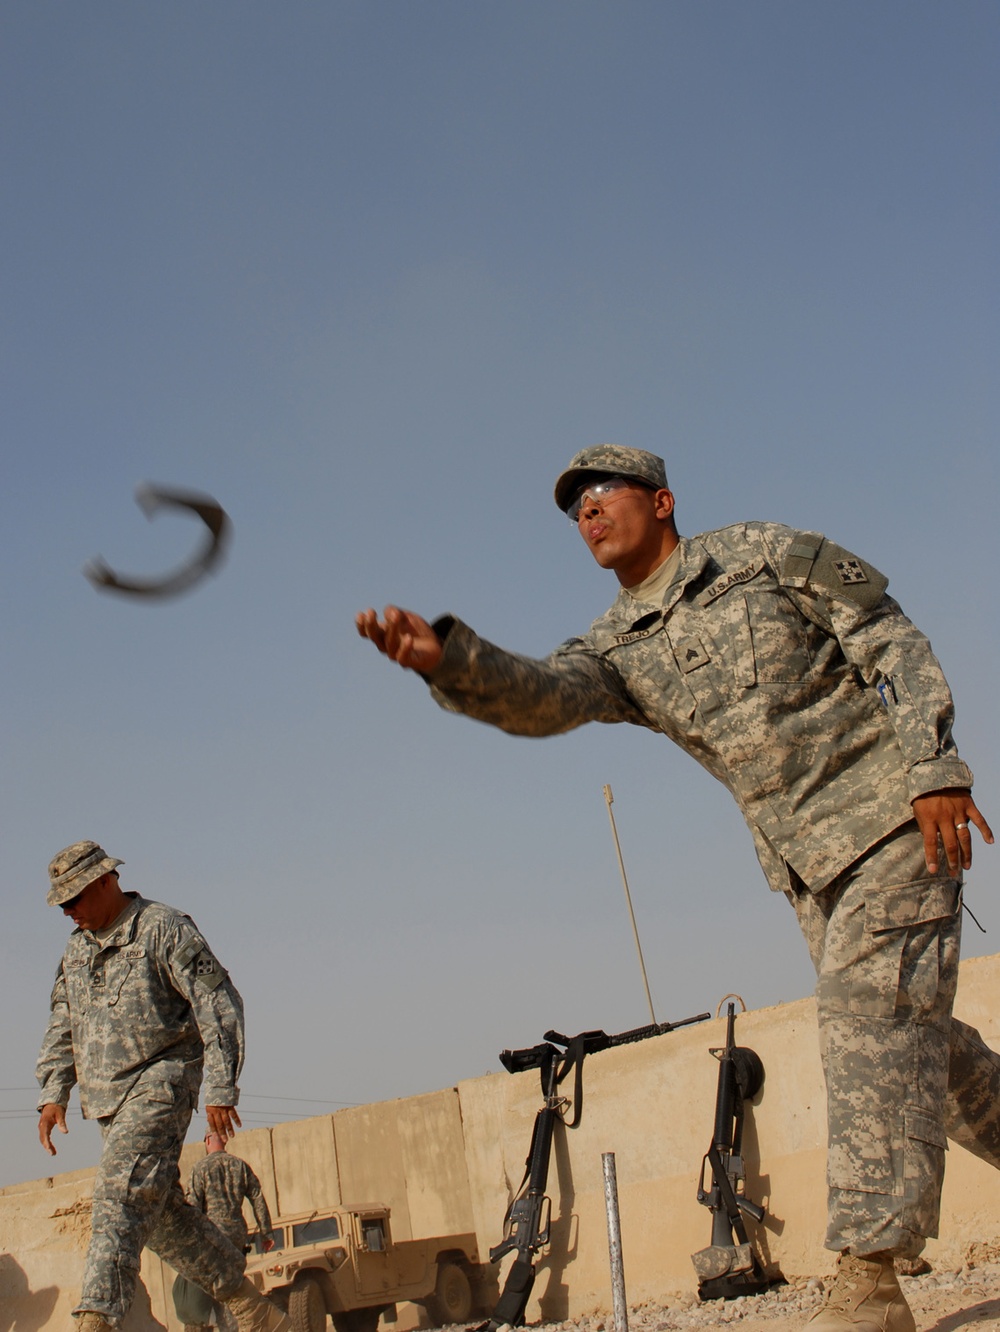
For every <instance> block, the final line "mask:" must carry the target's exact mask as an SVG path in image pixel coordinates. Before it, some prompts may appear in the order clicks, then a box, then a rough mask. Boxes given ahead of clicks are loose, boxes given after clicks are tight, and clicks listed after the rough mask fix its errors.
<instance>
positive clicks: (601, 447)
mask: <svg viewBox="0 0 1000 1332" xmlns="http://www.w3.org/2000/svg"><path fill="white" fill-rule="evenodd" d="M595 474H602V475H604V476H607V475H608V474H610V475H612V476H631V477H634V478H635V479H636V481H645V482H646V484H647V485H649V486H652V487H653V489H654V490H666V488H667V470H666V467H665V466H664V462H663V459H662V458H658V457H657V456H656V454H655V453H645V452H644V451H643V450H642V449H627V448H626V447H625V446H624V445H623V444H593V445H591V447H590V448H589V449H581V450H580V452H579V453H577V454H575V455H574V456H573V457H572V458H571V459H570V463H569V466H568V467H567V468H566V470H565V472H563V474H562V476H560V478H559V480H558V481H557V482H556V503H557V504H558V505H559V507H560V509H562V511H563V513H565V512H566V510H567V509H568V508H569V506H570V505H571V504H572V503H573V499H574V497H575V496H576V494H577V492H578V491H579V489H580V487H581V486H582V485H583V484H584V483H585V482H586V480H587V477H588V476H593V475H595Z"/></svg>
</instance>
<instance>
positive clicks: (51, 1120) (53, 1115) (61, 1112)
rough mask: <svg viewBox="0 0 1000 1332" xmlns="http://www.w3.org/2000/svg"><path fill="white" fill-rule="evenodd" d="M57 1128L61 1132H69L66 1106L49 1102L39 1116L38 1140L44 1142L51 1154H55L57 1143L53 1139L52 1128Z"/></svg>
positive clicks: (43, 1144)
mask: <svg viewBox="0 0 1000 1332" xmlns="http://www.w3.org/2000/svg"><path fill="white" fill-rule="evenodd" d="M54 1128H57V1129H58V1130H59V1132H60V1133H68V1132H69V1129H68V1128H67V1127H66V1108H65V1106H62V1105H56V1104H55V1103H54V1102H49V1104H47V1105H43V1106H42V1113H41V1114H40V1115H39V1117H38V1141H39V1142H40V1143H41V1144H42V1146H43V1147H44V1148H45V1150H46V1151H47V1152H48V1154H49V1156H55V1154H56V1148H55V1143H54V1142H53V1141H52V1130H53V1129H54Z"/></svg>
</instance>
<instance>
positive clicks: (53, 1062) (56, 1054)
mask: <svg viewBox="0 0 1000 1332" xmlns="http://www.w3.org/2000/svg"><path fill="white" fill-rule="evenodd" d="M35 1077H36V1078H37V1079H38V1085H39V1087H40V1088H41V1090H40V1092H39V1094H38V1108H39V1110H41V1108H42V1106H43V1105H62V1106H65V1105H68V1104H69V1094H70V1092H71V1091H72V1090H73V1087H74V1085H75V1083H76V1058H75V1056H74V1054H73V1033H72V1030H71V1028H70V1022H69V1004H68V1003H67V1002H66V981H65V978H64V976H63V969H62V963H61V962H60V964H59V969H58V971H57V972H56V981H55V984H54V985H53V987H52V998H51V1000H50V1013H49V1024H48V1027H47V1028H46V1030H45V1038H44V1040H43V1041H42V1048H41V1050H40V1052H39V1055H38V1063H37V1064H36V1065H35Z"/></svg>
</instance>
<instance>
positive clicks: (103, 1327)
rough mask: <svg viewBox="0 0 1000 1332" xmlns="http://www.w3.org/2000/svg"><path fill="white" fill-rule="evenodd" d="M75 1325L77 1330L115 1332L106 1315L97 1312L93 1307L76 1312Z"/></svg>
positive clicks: (74, 1316)
mask: <svg viewBox="0 0 1000 1332" xmlns="http://www.w3.org/2000/svg"><path fill="white" fill-rule="evenodd" d="M73 1327H74V1329H75V1332H114V1328H112V1326H111V1324H110V1323H109V1322H108V1321H107V1319H106V1318H105V1317H104V1315H103V1314H99V1313H95V1312H94V1311H93V1309H84V1311H83V1313H78V1314H74V1315H73Z"/></svg>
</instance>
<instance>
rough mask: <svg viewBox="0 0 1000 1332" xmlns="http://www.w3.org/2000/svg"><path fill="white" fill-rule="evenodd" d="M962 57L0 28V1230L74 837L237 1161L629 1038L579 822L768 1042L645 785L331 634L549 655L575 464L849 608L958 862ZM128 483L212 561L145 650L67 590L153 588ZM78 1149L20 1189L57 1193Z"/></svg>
mask: <svg viewBox="0 0 1000 1332" xmlns="http://www.w3.org/2000/svg"><path fill="white" fill-rule="evenodd" d="M998 55H1000V9H998V7H997V5H996V4H995V3H994V2H993V0H988V2H983V3H980V2H978V0H955V2H953V3H950V4H947V5H942V4H939V3H924V2H922V0H906V2H905V3H902V2H900V0H883V3H880V4H878V5H872V4H869V3H867V2H864V3H861V2H858V0H841V2H840V3H838V4H835V5H834V4H818V3H814V4H801V3H794V2H793V0H754V3H752V4H745V3H742V0H740V2H737V0H731V2H730V0H703V3H699V4H689V3H675V2H674V0H648V2H647V0H632V2H626V3H604V2H603V0H578V3H573V4H571V3H568V0H530V2H529V0H503V3H498V2H497V0H477V2H476V3H472V2H471V0H465V2H464V3H455V2H452V0H421V3H409V4H406V3H402V0H399V3H386V2H385V0H362V2H359V3H354V2H342V0H330V2H329V3H315V2H312V0H310V2H308V3H306V2H303V0H289V2H288V3H284V4H281V5H275V4H270V3H264V0H240V3H230V2H229V0H213V3H212V4H202V3H194V0H176V2H175V3H173V4H170V5H161V4H153V3H149V2H148V0H146V2H144V3H143V2H140V3H136V2H135V0H91V3H89V4H86V5H81V4H77V3H71V2H70V0H65V2H63V3H54V2H53V0H32V3H31V4H17V3H14V0H5V2H4V3H0V144H2V179H3V182H4V184H3V194H2V202H0V210H2V211H0V218H2V224H0V225H2V233H0V236H2V247H0V266H2V301H0V337H2V356H0V374H2V376H3V386H2V389H3V392H2V400H3V404H4V457H5V464H4V471H3V477H4V484H3V487H2V490H0V515H2V531H3V540H4V545H5V548H6V558H5V560H4V561H3V582H4V619H5V633H4V635H3V649H2V651H3V672H4V681H5V697H6V707H5V708H4V710H3V722H2V747H3V765H2V783H3V784H2V788H0V811H2V815H0V817H2V829H3V845H4V857H3V870H2V875H3V878H2V892H3V901H4V909H5V929H4V931H3V937H2V949H3V955H2V967H0V986H2V987H3V988H2V1001H3V1007H4V1011H5V1013H6V1014H7V1021H6V1022H5V1024H4V1036H3V1055H4V1057H3V1068H4V1079H3V1081H4V1088H5V1090H4V1092H3V1095H2V1097H0V1108H2V1114H0V1121H2V1122H0V1183H10V1182H14V1181H15V1180H19V1179H25V1178H33V1177H36V1176H39V1175H43V1174H46V1173H48V1171H49V1170H50V1169H51V1166H50V1163H49V1159H48V1158H47V1157H46V1156H45V1155H44V1154H43V1153H42V1151H41V1149H40V1147H39V1146H38V1145H37V1141H36V1138H35V1122H34V1116H33V1115H31V1114H30V1113H29V1112H30V1110H31V1108H32V1107H33V1105H34V1095H33V1090H32V1088H33V1067H34V1059H35V1054H36V1051H37V1046H38V1042H39V1040H40V1037H41V1034H42V1031H43V1028H44V1024H45V1019H46V1012H47V1001H48V993H49V988H50V985H51V980H52V976H53V974H54V971H55V967H56V963H57V961H58V958H59V955H60V952H61V949H62V947H63V944H64V941H65V938H66V934H67V922H66V921H65V920H64V919H63V918H62V917H61V915H60V914H59V913H58V912H55V911H53V910H52V909H50V908H47V907H46V906H45V902H44V893H45V888H46V872H45V869H46V864H47V862H48V860H49V858H50V857H51V856H52V855H53V854H54V853H55V852H56V851H57V850H58V849H59V848H60V847H62V846H63V845H65V844H66V843H68V842H71V841H74V840H76V839H78V838H85V837H93V838H96V839H97V840H99V841H101V842H103V844H104V845H105V846H106V847H107V849H108V850H109V851H110V852H111V853H112V854H114V855H116V856H119V857H121V858H122V859H123V860H124V861H125V862H126V863H125V866H124V868H123V871H122V876H123V878H122V881H123V886H124V887H126V888H129V889H138V890H140V891H141V892H143V893H144V894H146V895H147V896H151V897H154V898H159V899H161V900H164V901H167V902H170V903H172V904H174V905H178V906H181V907H183V908H185V909H186V910H188V911H189V912H191V914H192V915H193V916H194V917H195V919H196V921H197V922H198V924H199V925H200V926H201V927H202V929H203V930H204V931H205V933H206V934H207V936H208V937H209V939H210V940H211V942H212V943H213V945H214V947H215V949H216V951H217V952H218V954H219V956H220V957H221V958H222V960H223V961H224V963H225V964H226V965H228V966H229V967H230V969H231V970H232V973H233V975H234V978H235V980H236V982H237V984H238V985H239V987H240V989H241V990H242V991H243V993H244V996H245V999H246V1005H247V1014H248V1022H249V1048H250V1052H249V1057H248V1061H247V1066H246V1071H245V1076H244V1079H243V1088H244V1101H243V1108H244V1110H245V1111H246V1116H245V1118H246V1123H247V1125H248V1126H254V1125H258V1124H263V1123H267V1122H275V1121H276V1120H278V1119H281V1118H285V1117H288V1116H289V1115H297V1114H300V1113H308V1112H312V1111H322V1110H323V1109H326V1108H334V1106H335V1105H336V1104H337V1103H340V1102H363V1101H368V1100H374V1099H382V1098H387V1097H394V1096H405V1095H409V1094H411V1093H415V1092H419V1091H425V1090H431V1089H434V1088H438V1087H443V1086H447V1085H450V1084H451V1083H452V1082H454V1081H456V1080H458V1079H461V1078H464V1077H469V1076H476V1075H478V1074H480V1073H483V1072H485V1071H487V1070H495V1069H498V1068H499V1065H498V1062H497V1052H498V1051H499V1050H500V1049H501V1048H502V1047H504V1046H511V1045H525V1044H532V1043H534V1042H535V1041H536V1040H538V1039H539V1038H540V1037H541V1034H542V1032H543V1031H544V1030H545V1028H546V1027H548V1026H550V1025H554V1026H556V1027H558V1028H561V1029H563V1030H568V1031H570V1032H572V1031H577V1030H582V1029H585V1028H591V1027H604V1028H606V1029H607V1030H609V1031H613V1030H619V1029H621V1028H624V1027H630V1026H635V1025H638V1024H640V1023H642V1022H643V1021H644V1020H646V1006H645V999H644V995H643V991H642V986H641V981H640V978H639V974H638V969H637V966H636V962H635V959H634V952H633V945H632V939H631V934H630V930H629V926H628V920H627V916H626V912H625V906H624V899H623V894H622V890H621V885H620V881H619V879H618V874H617V866H616V862H615V858H614V847H613V843H612V841H611V836H610V830H609V828H608V822H607V814H606V810H605V805H604V801H603V798H602V794H601V791H602V786H603V785H604V783H606V782H610V783H611V785H612V786H613V788H614V792H615V797H616V803H615V811H616V814H617V817H618V823H619V831H620V833H621V837H622V845H623V850H624V854H625V860H626V864H627V867H628V870H629V874H630V879H631V884H632V890H633V897H634V901H635V906H636V912H637V916H638V920H639V925H640V929H641V931H642V937H643V945H644V950H645V955H646V961H647V965H648V968H649V973H650V980H651V984H652V990H653V997H654V1000H655V1003H656V1008H657V1016H658V1017H659V1018H661V1019H667V1018H680V1017H684V1016H686V1015H688V1014H691V1013H695V1012H698V1011H699V1010H702V1009H706V1008H714V1007H715V1005H716V1003H717V1002H718V1000H719V999H720V998H721V997H722V995H723V994H725V993H726V992H727V991H730V990H736V991H739V992H740V993H741V994H742V995H743V996H744V998H745V999H746V1001H747V1003H748V1004H749V1005H750V1006H751V1007H760V1006H764V1005H767V1004H771V1003H775V1002H778V1001H780V1000H789V999H796V998H799V997H801V996H804V995H806V994H808V993H809V992H810V990H811V976H810V971H809V966H808V962H807V960H806V955H805V949H804V946H803V945H802V943H801V941H800V940H799V938H798V935H797V932H796V928H795V924H794V920H793V918H792V913H791V912H790V911H789V909H788V907H787V905H786V904H785V903H784V902H783V901H782V900H781V899H780V898H776V897H773V896H772V895H771V894H769V892H768V890H767V887H766V884H765V882H764V879H763V876H762V874H761V873H760V870H759V869H758V867H757V865H756V862H755V860H754V858H753V853H752V849H751V843H750V838H749V835H748V833H747V832H746V830H745V829H744V827H743V824H742V821H741V819H740V817H739V815H738V813H737V811H736V809H735V806H733V805H732V803H731V801H730V799H729V797H728V796H727V794H726V793H725V792H724V791H723V790H722V788H721V787H719V786H718V785H717V784H715V783H714V782H713V781H712V780H711V779H710V778H708V777H707V776H706V775H705V774H704V773H702V772H701V770H700V769H698V768H697V767H696V766H695V765H694V764H693V763H692V762H691V761H690V760H688V759H686V758H685V756H683V755H682V754H680V753H679V752H678V751H676V750H674V749H672V747H671V746H670V744H669V742H668V741H666V740H664V739H660V738H657V737H654V736H652V735H648V734H645V733H641V732H637V731H635V730H634V729H633V728H614V727H604V728H598V727H589V728H585V729H584V730H581V731H579V732H576V733H575V734H573V735H571V736H567V737H563V738H560V739H554V740H547V741H537V742H536V741H527V740H517V739H512V738H509V737H506V736H502V735H500V734H497V733H494V732H491V731H489V730H488V729H487V728H484V727H481V726H477V725H475V724H473V723H471V722H468V721H466V720H464V719H461V718H454V717H449V716H446V715H444V714H443V713H441V712H439V710H438V709H437V708H436V707H435V706H434V704H433V703H432V702H431V701H430V699H429V698H428V697H427V694H426V690H425V688H424V686H423V684H422V683H421V681H420V680H419V679H417V678H415V677H412V676H404V675H403V674H401V673H400V672H398V671H397V670H396V669H395V668H394V667H392V666H390V665H389V664H387V663H385V662H384V661H382V660H381V659H380V658H378V657H377V655H376V654H375V653H374V652H373V651H372V650H371V649H370V647H369V646H368V645H366V644H364V643H362V642H361V640H360V639H358V638H357V637H356V636H355V633H354V628H353V614H354V611H355V610H356V609H358V608H361V607H364V606H368V605H375V606H382V605H383V604H384V603H385V602H387V601H399V602H401V603H402V604H404V605H410V606H413V607H414V608H415V609H417V610H419V611H421V612H423V613H426V614H428V615H433V614H438V613H441V612H444V611H451V612H454V613H456V614H459V615H461V616H463V617H464V618H465V619H467V620H468V621H470V622H471V623H472V624H473V625H474V626H475V627H476V628H478V629H479V630H480V631H481V632H482V633H484V634H485V635H487V636H488V637H491V638H493V639H495V640H497V641H500V642H502V643H504V644H505V645H507V646H510V647H513V648H516V649H518V650H521V651H525V652H530V653H542V652H544V651H546V650H547V649H549V648H550V647H552V646H554V645H555V644H556V643H558V642H559V641H561V640H562V639H563V638H566V637H568V636H569V635H570V634H571V633H574V632H576V631H578V630H580V629H581V628H582V627H585V626H586V625H587V624H589V622H590V621H591V619H593V618H594V617H595V616H596V615H597V614H599V613H600V612H601V611H602V610H603V609H604V607H605V606H606V604H607V603H608V602H609V601H610V599H611V598H612V596H613V593H614V590H615V588H614V585H613V581H612V583H610V584H609V582H608V575H605V574H602V572H601V571H600V570H599V569H597V568H596V566H595V565H593V563H592V562H591V561H590V558H589V556H588V555H587V554H586V552H585V551H584V550H583V549H582V548H579V543H578V540H577V538H576V537H575V536H574V534H573V532H572V531H571V529H570V528H569V525H568V524H567V523H566V522H565V519H563V518H562V517H561V515H560V514H559V513H558V511H557V510H556V509H555V507H554V505H553V503H552V498H551V490H552V484H553V481H554V478H555V476H556V474H557V473H558V472H559V471H560V470H561V468H562V467H563V465H564V464H565V462H566V461H567V460H568V458H569V456H570V455H571V454H572V453H573V452H575V451H576V450H577V449H578V448H580V447H582V446H584V445H586V444H591V443H596V442H598V441H600V440H604V439H614V440H618V441H620V442H623V443H630V444H634V445H638V446H640V447H642V448H646V449H652V450H654V451H656V452H659V453H662V454H663V455H664V456H665V457H666V459H667V468H668V475H669V476H670V479H671V482H672V485H673V488H674V490H675V492H676V493H677V497H678V515H679V521H680V525H681V527H682V530H684V531H685V532H687V533H689V534H694V533H696V532H698V531H701V530H704V529H706V528H711V527H717V526H721V525H723V524H726V523H729V522H733V521H736V520H739V519H745V518H766V519H775V520H780V521H784V522H787V523H790V524H794V525H797V526H802V527H807V528H818V529H820V530H824V531H827V532H829V533H830V534H831V535H832V536H834V537H836V539H837V540H839V541H840V542H841V543H842V544H844V545H846V546H848V547H849V548H852V549H855V550H857V551H859V552H861V553H863V554H864V555H865V556H866V557H868V558H869V559H871V560H872V561H873V562H874V563H875V564H877V565H878V566H880V567H881V568H883V569H884V570H885V571H886V572H887V573H888V574H889V575H890V579H891V589H892V591H893V592H894V593H895V594H896V595H897V597H898V598H899V599H900V600H901V601H902V603H903V605H904V607H905V608H906V609H907V611H908V612H909V613H910V614H911V616H912V617H913V618H914V619H915V620H916V621H917V623H918V624H920V625H921V627H923V628H924V629H925V630H926V632H927V633H928V634H929V635H930V637H931V639H932V642H933V643H934V645H935V647H936V649H937V650H938V653H939V656H940V657H941V659H942V661H943V663H944V665H945V668H946V671H947V673H948V675H949V678H950V679H951V682H952V684H953V687H954V689H955V693H956V696H957V700H958V726H957V736H958V739H959V743H960V745H961V748H962V752H963V754H964V755H965V757H966V758H967V759H968V760H969V762H970V763H971V764H972V766H973V768H974V769H975V770H976V772H977V775H978V779H979V781H978V785H977V794H978V796H979V798H980V803H981V804H982V805H983V807H984V809H985V810H986V812H987V813H988V814H990V815H992V816H993V818H994V820H995V822H997V823H1000V791H998V785H1000V783H998V775H1000V764H998V759H997V746H996V737H997V720H998V717H997V696H996V660H997V657H998V649H1000V634H998V628H997V618H996V609H997V603H996V569H997V554H998V549H997V548H998V537H997V521H996V511H997V501H998V493H997V492H998V486H997V480H998V477H997V427H998V421H1000V375H998V349H1000V338H998V323H1000V314H998V312H1000V291H998V281H997V278H998V255H1000V236H998V227H997V216H998V202H1000V187H998V184H1000V183H998V174H997V173H998V160H1000V157H998V138H1000V134H998V129H1000V122H998V115H997V100H996V85H997V68H998ZM147 480H148V481H154V482H161V483H165V484H170V485H177V486H185V487H192V488H198V489H202V490H205V491H208V492H209V493H211V494H213V495H215V496H216V497H217V498H218V499H219V500H220V501H221V502H222V503H223V504H224V505H225V507H226V508H227V510H228V511H229V513H230V514H231V516H232V519H233V523H234V527H235V539H234V543H233V548H232V553H231V557H230V559H229V561H228V563H227V564H226V566H225V568H224V569H223V570H222V571H221V572H220V573H219V574H218V576H216V577H213V578H211V579H209V580H207V581H206V582H205V583H204V584H203V585H201V586H200V587H199V588H198V589H197V590H195V591H194V592H192V593H191V594H189V595H188V596H186V597H184V598H182V599H178V600H176V601H173V602H170V603H161V604H138V603H135V602H131V601H126V600H118V599H114V598H113V597H111V596H108V595H101V594H99V593H97V592H96V591H94V589H93V588H92V587H91V586H90V585H89V583H88V582H87V581H86V580H85V579H84V578H83V577H82V576H81V573H80V569H81V567H82V565H83V564H84V563H85V562H86V561H87V560H88V559H89V558H91V557H92V556H94V555H97V554H100V555H102V556H103V557H104V558H105V559H106V560H107V561H108V562H109V563H110V564H111V565H112V566H113V567H115V568H117V569H120V570H123V571H127V572H129V573H150V574H151V573H155V572H158V571H160V570H163V569H166V568H168V567H170V566H171V565H173V564H175V563H176V562H178V561H179V560H180V559H181V558H183V557H184V555H185V554H186V553H187V552H188V551H189V550H190V549H191V548H192V546H193V545H194V543H195V542H196V540H197V539H198V531H199V529H198V528H197V527H196V525H193V524H192V523H191V522H190V521H188V520H187V519H186V518H184V517H183V516H177V517H172V516H171V515H169V514H162V515H160V516H159V517H158V518H157V519H156V520H155V521H154V522H151V523H150V522H147V521H146V519H145V518H144V517H143V515H142V514H141V512H140V511H139V509H138V508H137V507H136V505H135V504H134V502H133V498H132V495H133V490H134V487H135V486H136V485H137V483H139V482H141V481H147ZM998 855H1000V852H992V853H990V852H986V853H984V854H982V855H981V856H980V858H979V861H978V863H977V867H976V868H975V870H974V873H973V876H972V878H971V881H970V901H971V903H972V905H973V907H974V909H975V910H976V911H977V914H978V915H979V916H980V918H981V919H982V920H983V923H984V924H985V925H986V926H987V927H988V929H989V933H988V934H987V935H986V936H980V935H978V934H976V933H975V932H974V931H973V930H972V929H971V928H970V929H969V931H968V933H967V936H966V938H967V945H968V946H967V949H966V951H967V953H976V952H978V953H984V952H987V953H989V952H995V951H997V950H998V949H1000V905H998V901H997V894H996V886H997V878H998V868H997V867H998V864H1000V861H998V858H997V857H998ZM279 1098H286V1099H279ZM291 1098H300V1099H298V1100H293V1099H291ZM75 1104H76V1103H75V1100H74V1105H75ZM705 1113H706V1114H707V1113H708V1109H707V1108H705ZM706 1122H707V1121H706ZM70 1123H71V1128H72V1133H71V1136H70V1138H68V1139H66V1140H62V1141H61V1142H60V1148H61V1150H60V1155H59V1157H58V1158H57V1161H56V1162H55V1163H54V1164H55V1166H56V1168H57V1169H70V1168H74V1167H76V1166H81V1165H84V1164H90V1163H92V1162H93V1161H95V1160H96V1156H97V1139H96V1133H95V1132H94V1131H93V1129H92V1127H86V1128H85V1127H84V1126H82V1125H81V1123H80V1120H79V1118H78V1115H76V1114H74V1116H73V1117H72V1118H71V1121H70Z"/></svg>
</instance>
